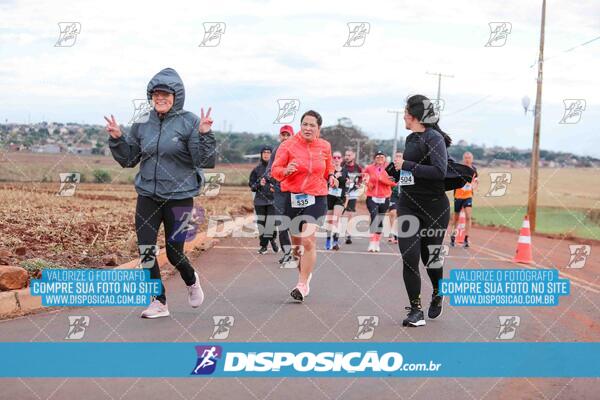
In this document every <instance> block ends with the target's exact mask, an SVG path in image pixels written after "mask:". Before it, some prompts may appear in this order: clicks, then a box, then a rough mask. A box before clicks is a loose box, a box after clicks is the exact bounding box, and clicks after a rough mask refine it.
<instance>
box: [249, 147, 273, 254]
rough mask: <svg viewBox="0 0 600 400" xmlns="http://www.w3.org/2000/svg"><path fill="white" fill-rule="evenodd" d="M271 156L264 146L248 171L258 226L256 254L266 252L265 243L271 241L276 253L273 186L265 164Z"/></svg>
mask: <svg viewBox="0 0 600 400" xmlns="http://www.w3.org/2000/svg"><path fill="white" fill-rule="evenodd" d="M270 158H271V147H269V146H264V147H263V148H262V149H261V150H260V161H259V162H258V165H257V166H256V167H255V168H254V169H253V170H252V172H251V173H250V179H249V180H248V186H250V189H251V190H252V193H253V195H254V212H255V214H256V222H257V224H258V226H259V243H260V249H259V250H258V254H265V253H266V252H267V245H268V244H269V243H271V247H272V248H273V251H274V252H275V253H277V252H278V251H279V247H278V246H277V243H276V242H275V239H276V238H277V231H276V230H275V222H274V221H273V219H274V217H275V207H274V206H273V192H274V191H275V188H274V187H273V184H272V183H271V180H270V179H269V178H268V176H267V165H268V163H269V159H270Z"/></svg>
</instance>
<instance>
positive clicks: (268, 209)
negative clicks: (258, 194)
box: [254, 204, 277, 247]
mask: <svg viewBox="0 0 600 400" xmlns="http://www.w3.org/2000/svg"><path fill="white" fill-rule="evenodd" d="M254 212H255V213H256V219H257V221H256V222H257V223H258V232H259V235H258V237H259V241H260V246H261V247H264V246H266V245H268V244H269V241H271V240H272V239H276V238H277V230H276V228H275V207H274V206H273V205H272V204H268V205H264V206H257V205H256V204H255V205H254Z"/></svg>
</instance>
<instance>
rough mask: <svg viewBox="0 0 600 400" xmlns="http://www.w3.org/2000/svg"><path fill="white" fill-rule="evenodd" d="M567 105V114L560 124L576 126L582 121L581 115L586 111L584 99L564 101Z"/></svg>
mask: <svg viewBox="0 0 600 400" xmlns="http://www.w3.org/2000/svg"><path fill="white" fill-rule="evenodd" d="M563 103H564V105H565V113H564V114H563V117H562V119H561V120H560V121H559V122H558V123H559V124H576V123H578V122H579V121H581V115H582V114H583V111H584V110H585V105H586V103H585V100H584V99H565V100H563Z"/></svg>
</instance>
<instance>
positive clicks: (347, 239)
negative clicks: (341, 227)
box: [346, 236, 352, 244]
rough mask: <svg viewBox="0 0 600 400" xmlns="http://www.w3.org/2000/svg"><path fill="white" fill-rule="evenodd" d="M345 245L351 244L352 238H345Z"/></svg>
mask: <svg viewBox="0 0 600 400" xmlns="http://www.w3.org/2000/svg"><path fill="white" fill-rule="evenodd" d="M346 244H352V238H351V237H350V236H348V237H346Z"/></svg>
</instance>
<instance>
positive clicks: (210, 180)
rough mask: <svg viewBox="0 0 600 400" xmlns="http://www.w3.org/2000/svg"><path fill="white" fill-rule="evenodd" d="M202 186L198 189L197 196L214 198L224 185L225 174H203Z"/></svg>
mask: <svg viewBox="0 0 600 400" xmlns="http://www.w3.org/2000/svg"><path fill="white" fill-rule="evenodd" d="M204 179H205V181H204V184H203V185H202V187H201V188H200V194H199V196H206V197H215V196H216V195H218V194H219V192H220V191H221V185H222V184H224V183H225V174H224V173H222V172H208V173H206V174H204Z"/></svg>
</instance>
